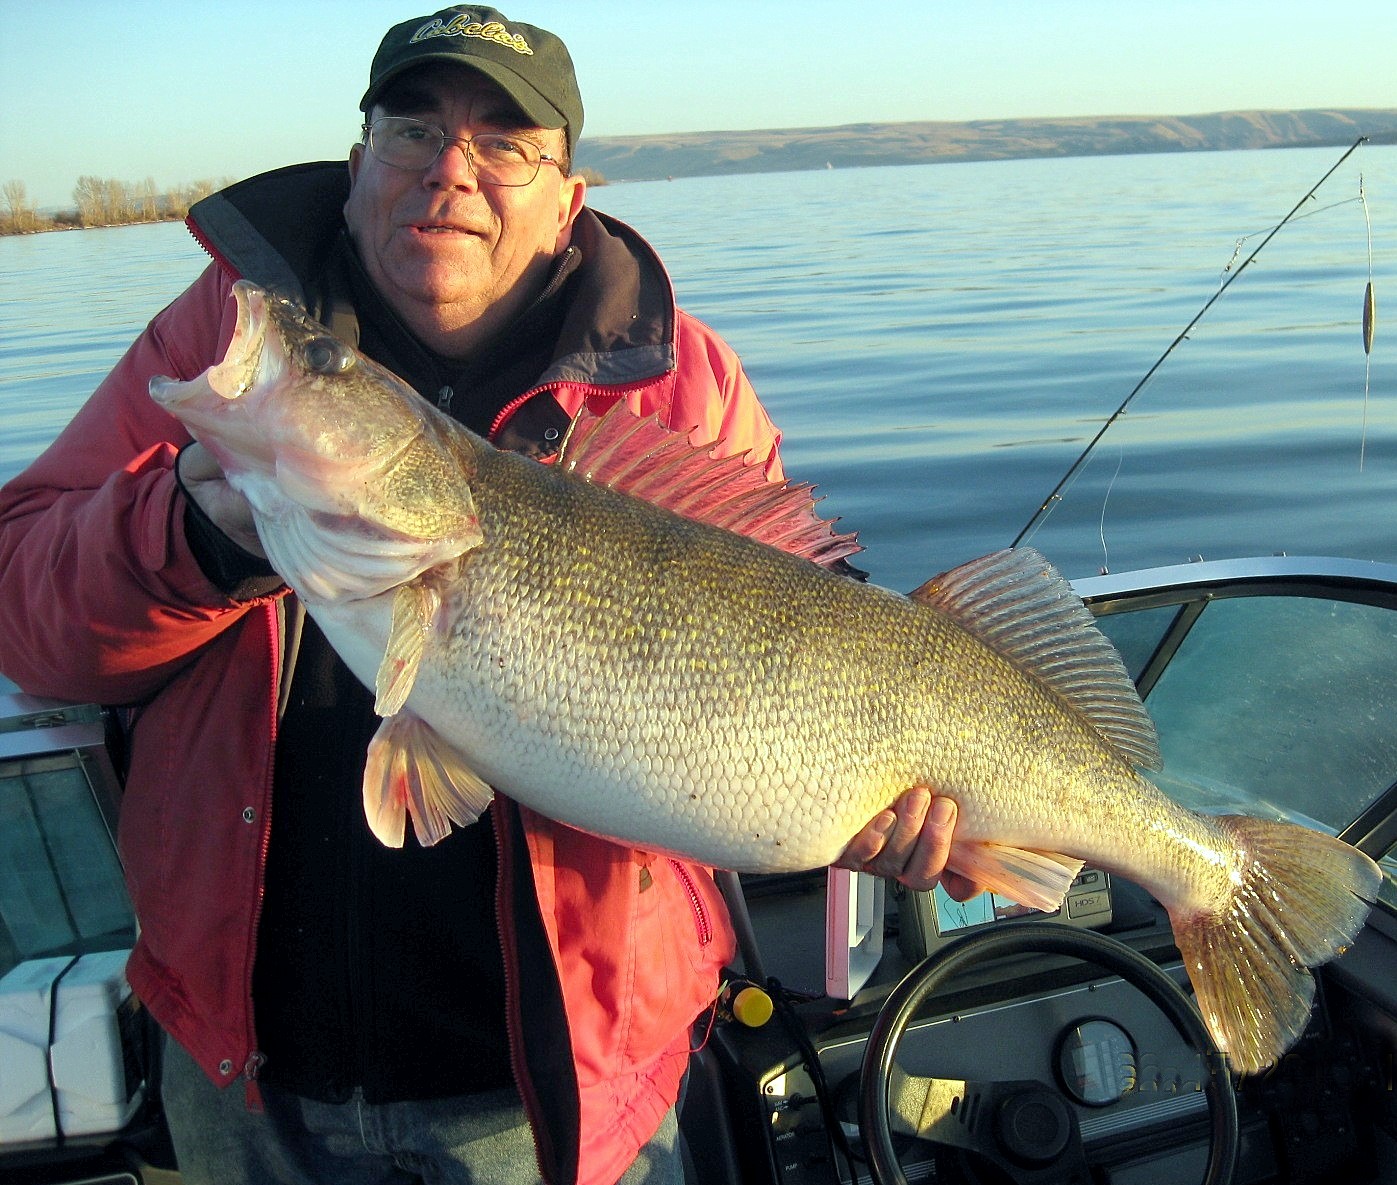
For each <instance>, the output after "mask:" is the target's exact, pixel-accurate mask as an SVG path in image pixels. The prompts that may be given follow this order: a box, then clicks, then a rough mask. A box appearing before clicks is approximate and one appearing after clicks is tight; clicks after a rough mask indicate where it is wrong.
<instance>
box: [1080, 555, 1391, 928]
mask: <svg viewBox="0 0 1397 1185" xmlns="http://www.w3.org/2000/svg"><path fill="white" fill-rule="evenodd" d="M1251 563H1252V569H1251V570H1250V571H1249V572H1248V571H1244V569H1243V567H1242V565H1241V564H1240V563H1230V562H1229V563H1226V564H1199V565H1190V566H1188V567H1187V568H1181V569H1168V570H1164V571H1161V572H1156V573H1139V574H1135V575H1134V576H1133V577H1132V578H1129V579H1131V580H1132V582H1133V587H1128V588H1127V587H1125V586H1123V585H1120V584H1118V585H1115V586H1112V585H1111V583H1110V578H1105V577H1103V578H1098V579H1093V580H1089V581H1081V582H1079V583H1078V585H1077V587H1078V590H1079V591H1080V592H1082V593H1083V595H1084V596H1085V597H1086V599H1087V600H1088V603H1089V604H1090V606H1091V608H1092V611H1093V612H1094V613H1096V614H1097V615H1098V624H1099V625H1100V626H1101V627H1102V629H1103V630H1104V631H1105V632H1106V634H1107V635H1108V636H1109V637H1110V638H1111V640H1112V641H1113V642H1114V643H1115V644H1116V646H1117V648H1118V649H1119V650H1120V652H1121V654H1122V657H1123V658H1124V659H1125V662H1126V666H1127V668H1128V669H1129V671H1130V674H1131V676H1132V677H1133V678H1134V679H1135V680H1136V682H1137V684H1138V685H1139V686H1140V689H1141V693H1142V694H1143V695H1144V697H1145V703H1146V705H1147V706H1148V708H1149V710H1150V715H1151V716H1152V717H1153V719H1154V721H1155V725H1156V727H1157V728H1158V729H1159V735H1160V749H1161V752H1162V753H1163V756H1164V766H1163V769H1162V770H1160V771H1158V772H1153V773H1150V774H1149V776H1150V777H1151V778H1152V779H1153V780H1154V781H1155V782H1156V783H1157V784H1158V785H1159V786H1160V788H1161V789H1163V790H1164V791H1165V792H1166V793H1168V794H1169V795H1170V796H1171V797H1174V798H1176V799H1178V800H1179V801H1181V802H1183V803H1185V804H1186V805H1188V806H1190V807H1193V808H1194V809H1197V810H1202V811H1207V812H1212V813H1218V812H1230V811H1236V812H1240V813H1246V814H1261V815H1265V814H1269V815H1272V816H1274V817H1277V818H1286V819H1291V820H1293V821H1295V822H1298V823H1303V824H1305V825H1308V826H1311V827H1316V828H1319V829H1321V830H1325V831H1328V832H1330V833H1331V834H1335V835H1341V836H1343V838H1345V839H1347V840H1349V841H1350V842H1353V843H1355V844H1357V845H1358V846H1359V847H1361V848H1362V849H1363V850H1365V851H1367V852H1368V853H1369V854H1370V855H1373V856H1375V857H1377V856H1380V855H1381V856H1385V858H1384V859H1383V860H1382V864H1383V868H1384V871H1385V873H1386V883H1385V886H1384V890H1383V898H1384V899H1385V900H1387V901H1388V902H1389V903H1390V904H1394V905H1397V859H1394V858H1393V855H1392V852H1393V848H1394V842H1397V827H1395V826H1394V822H1393V820H1394V815H1395V814H1397V728H1394V726H1393V721H1397V588H1394V586H1392V585H1391V584H1389V583H1388V580H1387V579H1379V577H1386V578H1389V579H1390V578H1391V577H1392V576H1393V575H1394V569H1392V568H1391V567H1388V566H1385V565H1371V564H1363V565H1358V564H1353V565H1347V564H1338V565H1336V564H1335V562H1334V561H1324V562H1322V563H1324V564H1327V565H1329V567H1328V568H1327V569H1326V570H1323V571H1321V570H1320V569H1319V568H1317V567H1314V566H1313V565H1312V566H1309V567H1307V566H1305V562H1303V561H1294V560H1271V561H1252V562H1251ZM1315 563H1321V562H1315ZM1121 579H1122V581H1124V580H1126V579H1127V578H1124V577H1122V578H1121ZM1185 580H1186V583H1184V581H1185Z"/></svg>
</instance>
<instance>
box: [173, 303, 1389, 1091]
mask: <svg viewBox="0 0 1397 1185" xmlns="http://www.w3.org/2000/svg"><path fill="white" fill-rule="evenodd" d="M234 291H235V294H236V297H237V302H238V325H237V331H236V334H235V336H234V338H233V340H232V342H231V343H230V344H229V346H228V350H227V353H226V355H225V357H224V358H223V360H222V361H221V362H219V363H217V364H216V365H214V366H212V367H210V368H209V369H208V370H207V371H206V372H205V373H204V374H203V375H201V376H200V377H198V378H196V379H194V380H191V381H189V382H177V381H175V380H171V379H156V380H154V381H153V382H152V384H151V394H152V396H153V397H154V398H155V399H156V400H157V401H158V402H159V403H160V404H162V405H163V406H164V407H165V408H167V409H168V410H169V411H170V412H171V413H173V414H174V415H175V416H178V417H179V418H180V419H181V420H183V421H184V423H185V424H186V425H187V426H188V428H189V430H190V432H191V433H192V434H193V435H194V436H195V437H196V438H197V439H199V440H200V441H202V442H203V443H204V445H205V446H206V447H207V448H208V449H209V450H210V451H211V452H212V453H213V454H214V455H215V456H216V457H217V458H218V460H219V461H220V462H221V464H222V465H223V468H224V471H225V473H226V474H227V477H228V480H229V482H230V483H231V484H232V485H233V486H234V487H236V488H237V489H239V490H240V491H242V493H243V494H244V495H245V496H246V498H247V499H248V501H249V502H250V504H251V506H252V508H253V513H254V517H255V520H256V523H257V529H258V533H259V536H260V538H261V540H262V542H263V544H264V546H265V548H266V551H267V554H268V557H269V558H270V560H271V563H272V564H273V566H274V567H275V568H276V570H277V571H278V572H279V573H280V574H281V575H282V576H283V577H284V578H285V579H286V581H287V583H288V584H289V585H290V587H291V588H292V589H294V590H295V592H296V593H297V594H298V595H299V597H300V598H301V600H302V601H303V602H304V604H305V606H306V608H307V610H308V611H309V612H310V613H311V615H312V616H313V617H314V618H315V619H316V621H317V622H318V623H319V624H320V627H321V628H322V630H323V631H324V633H325V635H326V637H327V638H328V639H329V641H330V642H331V644H332V645H333V646H334V647H335V649H336V650H337V651H338V652H339V653H340V655H341V656H342V657H343V658H344V660H345V662H346V663H347V664H348V665H349V667H350V669H351V670H353V671H354V672H355V674H356V675H357V676H358V677H359V678H360V679H362V680H363V681H364V682H365V684H366V685H367V686H369V687H371V688H373V689H375V691H376V693H377V697H378V698H377V709H378V711H379V713H380V715H382V716H383V717H384V718H385V719H384V721H383V724H382V726H381V728H380V730H379V732H378V734H377V736H376V737H375V739H374V741H373V743H372V746H371V748H370V752H369V758H368V767H367V770H366V773H365V781H364V799H365V808H366V812H367V815H368V818H369V822H370V825H371V826H372V828H373V830H374V831H375V833H376V834H377V835H378V836H379V838H380V839H382V840H383V841H384V842H385V843H388V844H401V843H402V842H403V836H404V832H405V829H406V819H407V818H408V817H410V818H411V820H412V827H413V831H414V833H415V834H416V837H417V838H418V840H419V841H420V842H422V843H426V844H430V843H435V842H437V841H439V840H441V839H442V838H443V837H444V836H445V835H447V834H448V833H449V832H450V830H451V824H452V823H453V822H454V823H456V824H458V825H466V824H468V823H470V822H472V821H474V819H475V818H477V817H478V816H479V814H480V812H481V811H482V810H484V809H485V807H486V806H487V804H488V802H489V800H490V797H491V794H492V787H495V788H498V789H499V791H500V792H502V793H504V794H507V795H509V796H510V797H512V798H514V799H516V800H517V801H519V802H520V803H523V804H525V805H527V806H529V807H531V808H532V809H534V810H537V811H539V812H541V813H543V814H545V815H548V816H550V817H552V818H554V819H557V820H559V821H560V822H563V823H565V824H569V825H571V826H573V827H577V828H580V829H583V830H585V831H589V832H593V833H595V834H599V835H605V836H610V837H613V838H615V839H618V840H621V841H624V842H625V843H628V844H631V845H634V846H636V847H640V848H644V849H650V850H655V851H662V852H669V853H677V854H683V855H687V856H690V857H694V858H697V859H699V860H701V861H704V862H705V863H708V864H711V865H714V866H719V867H725V868H732V869H737V870H740V871H749V870H762V871H779V870H794V869H803V868H812V867H819V866H822V865H826V864H829V863H830V862H831V861H833V860H834V859H835V858H837V857H838V855H839V853H840V852H841V851H842V849H843V847H844V846H845V844H846V843H847V842H848V841H849V840H850V839H851V838H852V837H853V836H854V834H855V833H856V832H857V831H858V830H859V829H860V828H861V827H862V826H863V825H864V824H865V823H866V822H867V821H868V820H869V819H871V818H872V817H873V816H874V815H875V814H876V813H877V812H878V811H879V810H880V809H882V808H884V807H886V806H888V805H889V804H890V803H891V802H892V801H893V800H894V799H895V798H896V797H897V796H898V795H899V794H901V793H902V792H903V791H905V790H907V789H908V788H909V787H911V786H913V785H917V784H925V785H929V786H933V787H935V788H936V789H937V790H938V792H940V793H943V794H947V795H950V796H951V797H953V798H954V799H955V800H956V801H957V803H958V804H959V808H960V813H959V821H958V824H957V830H956V842H955V846H954V849H953V852H952V857H951V867H952V868H953V869H955V870H956V871H959V872H962V873H965V874H967V875H969V876H971V877H973V878H974V879H975V880H977V881H978V882H979V883H980V884H982V885H984V886H987V887H991V888H994V889H996V890H997V891H999V892H1002V893H1005V894H1007V895H1009V896H1011V897H1013V898H1015V899H1016V900H1018V901H1020V902H1023V903H1024V904H1028V905H1034V906H1038V907H1040V908H1047V909H1052V908H1055V907H1056V906H1057V905H1058V904H1059V903H1060V902H1061V900H1062V897H1063V895H1064V893H1065V891H1066V889H1067V887H1068V885H1069V884H1070V882H1071V880H1072V878H1073V877H1074V876H1075V875H1076V873H1077V871H1078V870H1079V869H1080V868H1081V866H1082V862H1083V861H1090V862H1091V863H1092V864H1093V865H1096V866H1099V867H1102V868H1105V869H1108V870H1110V871H1113V872H1117V873H1119V874H1121V875H1123V876H1125V877H1127V878H1129V879H1130V880H1133V881H1135V882H1136V883H1138V884H1140V885H1142V886H1144V887H1145V888H1146V889H1148V890H1149V891H1150V892H1151V893H1152V894H1154V896H1155V897H1156V898H1157V899H1158V900H1159V901H1160V902H1161V903H1162V904H1163V905H1164V906H1165V907H1166V908H1167V909H1168V911H1169V916H1170V919H1171V922H1172V924H1173V928H1174V932H1175V936H1176V939H1177V942H1178V946H1179V948H1180V950H1181V952H1182V954H1183V957H1184V962H1185V965H1186V966H1187V968H1188V973H1189V976H1190V978H1191V979H1192V981H1193V984H1194V987H1195V989H1196V993H1197V999H1198V1004H1199V1007H1200V1009H1201V1011H1202V1013H1203V1016H1204V1019H1205V1021H1206V1022H1207V1024H1208V1026H1209V1028H1210V1030H1211V1032H1212V1034H1213V1036H1214V1038H1215V1039H1216V1040H1217V1042H1218V1044H1219V1046H1220V1047H1221V1048H1223V1049H1224V1050H1226V1051H1227V1053H1228V1054H1229V1055H1230V1056H1231V1060H1232V1064H1233V1066H1234V1067H1235V1068H1237V1069H1239V1070H1242V1071H1247V1072H1251V1071H1256V1070H1259V1069H1261V1068H1262V1067H1264V1066H1266V1065H1268V1064H1270V1063H1271V1062H1273V1061H1274V1060H1275V1059H1276V1058H1277V1057H1279V1055H1280V1054H1281V1053H1282V1052H1283V1051H1284V1049H1285V1048H1286V1047H1287V1045H1288V1044H1289V1043H1290V1042H1291V1041H1293V1040H1294V1039H1295V1037H1296V1036H1297V1035H1298V1034H1299V1033H1300V1032H1301V1031H1302V1030H1303V1028H1304V1026H1305V1023H1306V1021H1307V1018H1308V1015H1309V1011H1310V1004H1311V1001H1312V997H1313V993H1314V984H1313V980H1312V978H1311V975H1310V973H1309V971H1308V970H1307V968H1309V967H1312V966H1315V965H1317V964H1320V963H1323V962H1324V961H1326V960H1328V959H1330V958H1332V957H1334V956H1335V955H1336V954H1339V953H1342V951H1343V950H1344V949H1345V947H1346V946H1347V944H1348V943H1350V942H1351V941H1352V940H1353V938H1354V936H1355V934H1356V933H1357V932H1358V930H1359V928H1360V927H1361V925H1362V923H1363V919H1364V918H1365V917H1366V915H1367V909H1368V905H1367V903H1368V902H1370V901H1371V900H1373V899H1374V898H1375V896H1376V894H1377V889H1378V884H1379V880H1380V877H1379V873H1378V869H1377V866H1376V865H1375V864H1374V863H1373V862H1372V861H1371V860H1369V859H1368V858H1367V857H1366V856H1364V855H1362V854H1360V853H1359V852H1357V851H1355V850H1354V849H1353V848H1352V847H1350V846H1348V845H1347V844H1343V843H1340V842H1338V841H1337V840H1335V839H1333V838H1331V837H1329V836H1326V835H1322V834H1319V833H1316V832H1312V831H1309V830H1306V829H1304V828H1301V827H1297V826H1293V825H1290V824H1285V823H1276V822H1270V821H1263V820H1259V819H1251V818H1245V817H1240V816H1224V817H1205V816H1201V815H1198V814H1195V813H1193V812H1190V811H1188V810H1186V809H1184V808H1183V807H1181V806H1179V805H1177V804H1176V803H1174V802H1173V801H1172V800H1170V799H1169V798H1167V797H1165V795H1163V794H1162V793H1161V792H1160V791H1158V790H1157V789H1156V788H1155V787H1154V786H1153V785H1152V784H1151V783H1150V782H1149V781H1147V780H1146V779H1145V778H1144V777H1143V776H1142V775H1141V774H1139V773H1138V772H1137V767H1141V768H1150V767H1153V766H1157V765H1158V764H1159V749H1158V743H1157V739H1156V736H1155V731H1154V727H1153V725H1152V723H1151V722H1150V719H1149V717H1148V715H1147V714H1146V712H1145V709H1144V706H1143V705H1142V704H1141V702H1140V699H1139V697H1138V696H1137V694H1136V693H1135V689H1134V687H1133V686H1132V685H1131V683H1130V680H1129V678H1128V676H1127V674H1126V672H1125V669H1124V667H1123V665H1122V663H1121V661H1120V659H1119V657H1118V655H1117V654H1116V652H1115V650H1114V649H1113V648H1112V647H1111V645H1110V643H1109V642H1108V641H1107V640H1106V639H1105V637H1104V636H1103V635H1102V634H1101V633H1100V632H1099V631H1098V630H1097V629H1096V627H1095V625H1094V624H1093V622H1092V620H1091V616H1090V614H1089V613H1088V612H1087V610H1086V609H1085V607H1084V606H1083V605H1082V603H1081V601H1080V600H1079V599H1078V598H1077V597H1076V596H1075V595H1074V594H1073V593H1072V591H1071V589H1070V587H1069V586H1068V585H1067V583H1066V582H1065V581H1064V580H1063V579H1062V578H1061V577H1060V576H1059V575H1058V574H1057V573H1056V572H1055V571H1054V570H1053V569H1052V568H1051V567H1050V566H1049V564H1048V563H1047V562H1046V561H1045V560H1044V559H1043V558H1042V557H1041V556H1039V555H1038V554H1037V553H1035V552H1033V551H1031V550H1028V549H1020V550H1017V551H1007V552H1000V553H997V554H995V555H991V556H987V557H985V558H983V559H980V560H976V561H974V562H972V563H969V564H966V565H964V566H962V567H960V568H957V569H955V570H954V571H951V572H949V573H946V574H944V575H942V576H938V577H936V578H934V579H933V580H931V581H928V582H927V583H926V584H924V585H923V586H922V587H921V588H919V589H917V590H916V591H915V592H913V593H911V594H910V595H908V596H902V595H899V594H896V593H893V592H889V591H887V590H885V589H881V588H878V587H876V586H872V585H867V584H861V583H859V582H856V581H853V580H849V579H847V578H846V577H844V576H841V575H838V574H836V573H835V572H832V571H830V570H829V567H828V565H830V564H831V563H833V561H835V560H837V559H838V558H840V557H842V556H845V555H848V554H850V553H852V552H853V551H856V550H857V549H858V548H857V544H856V543H855V542H854V541H853V539H852V537H851V536H847V535H839V534H836V533H835V532H834V530H833V529H832V526H831V524H829V523H827V522H824V521H822V520H821V519H820V518H819V517H818V515H817V514H816V513H815V510H814V500H813V499H812V498H811V496H810V493H809V490H808V488H805V487H789V486H786V485H783V484H781V483H774V482H769V481H767V480H766V478H765V477H764V475H763V473H762V469H761V466H758V465H747V464H745V462H744V458H742V457H728V458H725V459H721V460H715V459H713V458H712V456H710V453H711V452H712V451H714V450H713V449H712V448H711V446H710V448H708V449H696V448H694V447H692V446H691V445H690V444H689V443H688V441H687V440H686V438H685V437H684V436H683V435H681V434H675V433H671V432H669V431H667V430H666V429H664V428H662V427H661V426H660V425H659V424H658V423H656V422H654V421H653V420H651V421H646V420H642V419H640V418H638V417H636V416H634V415H633V414H632V413H631V412H630V411H629V410H628V409H627V408H626V407H624V406H623V405H618V406H617V407H616V408H614V409H612V410H610V411H608V412H607V413H606V414H604V415H601V416H594V415H590V414H587V413H584V414H583V415H581V416H579V417H578V420H577V421H576V422H575V423H574V425H573V428H572V430H571V431H570V433H569V435H568V438H567V440H566V442H565V445H564V448H563V451H562V453H561V454H560V456H559V459H558V462H557V464H555V465H553V466H547V465H541V464H539V463H537V462H535V461H532V460H529V459H526V458H523V457H520V456H517V455H514V454H511V453H506V452H501V451H499V450H497V449H495V448H493V447H492V446H491V445H489V444H488V443H486V442H485V441H484V440H482V439H480V438H479V437H477V436H475V435H473V434H471V433H470V432H468V431H466V430H465V429H463V428H462V427H461V426H459V425H458V424H456V423H455V422H453V421H452V420H450V419H449V418H448V417H446V416H444V415H442V414H440V413H439V412H437V411H436V409H435V408H433V407H432V406H431V405H430V404H429V403H428V402H427V401H425V400H423V399H421V398H419V397H418V396H417V395H416V394H415V393H413V392H412V391H411V390H410V389H409V388H408V387H407V386H406V385H405V384H404V383H402V382H401V380H399V379H397V378H396V377H394V376H393V375H391V374H390V373H388V372H387V371H386V370H384V369H383V368H382V367H380V366H378V365H376V364H375V363H373V362H371V361H370V360H368V359H366V358H364V357H362V356H361V355H359V354H358V353H357V352H355V351H354V350H352V349H350V348H349V347H348V346H346V345H344V344H343V343H342V342H340V341H338V340H336V339H335V338H334V337H333V336H331V335H330V333H329V332H328V331H327V330H325V329H324V328H323V327H322V326H320V325H319V324H317V323H316V322H314V321H312V320H310V319H309V318H308V317H306V316H305V315H304V314H303V313H301V312H300V311H299V310H297V309H295V308H294V307H292V306H290V305H289V304H287V303H286V302H284V301H278V300H276V299H274V298H272V297H270V296H268V295H267V294H266V293H264V292H262V291H261V290H260V289H258V288H256V287H254V286H253V285H251V284H249V283H246V282H240V283H238V284H237V285H236V287H235V290H234ZM700 520H702V521H700Z"/></svg>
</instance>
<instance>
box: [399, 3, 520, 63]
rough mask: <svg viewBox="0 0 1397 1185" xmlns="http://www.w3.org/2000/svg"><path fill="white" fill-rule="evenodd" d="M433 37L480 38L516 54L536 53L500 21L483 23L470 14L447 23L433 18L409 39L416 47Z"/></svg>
mask: <svg viewBox="0 0 1397 1185" xmlns="http://www.w3.org/2000/svg"><path fill="white" fill-rule="evenodd" d="M433 37H478V38H480V40H482V41H493V42H494V43H495V44H496V45H503V46H504V47H505V48H506V49H512V50H513V51H514V52H515V53H519V54H532V53H533V52H534V51H533V49H532V47H531V46H530V45H529V43H528V42H527V41H525V40H524V38H523V36H522V35H521V34H519V33H511V32H510V31H509V30H508V29H506V28H505V27H504V25H502V24H500V22H499V21H481V20H479V19H478V18H476V17H475V16H472V15H471V14H470V13H462V14H461V15H460V16H457V17H454V18H452V19H451V20H450V21H447V22H445V23H443V22H442V19H441V18H440V17H433V18H432V19H431V20H429V21H428V22H427V23H426V24H425V25H423V26H422V27H421V28H420V29H418V30H417V32H416V33H414V34H413V35H412V36H411V37H410V38H409V39H408V44H409V45H416V44H417V43H418V42H420V41H428V40H430V39H431V38H433Z"/></svg>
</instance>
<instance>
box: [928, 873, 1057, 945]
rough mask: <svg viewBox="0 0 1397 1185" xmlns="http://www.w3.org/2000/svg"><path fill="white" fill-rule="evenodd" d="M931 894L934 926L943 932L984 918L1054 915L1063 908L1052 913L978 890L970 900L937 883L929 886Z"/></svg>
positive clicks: (997, 919) (999, 919) (980, 921)
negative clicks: (977, 893)
mask: <svg viewBox="0 0 1397 1185" xmlns="http://www.w3.org/2000/svg"><path fill="white" fill-rule="evenodd" d="M932 894H933V896H934V898H935V900H934V902H933V908H934V909H935V910H936V928H937V930H938V931H939V932H940V933H942V934H955V933H958V932H959V931H961V930H965V929H968V928H969V927H971V926H983V925H984V924H985V923H986V922H997V921H1001V920H1002V919H1004V918H1021V917H1027V916H1029V915H1030V914H1036V915H1038V916H1040V917H1055V916H1057V914H1059V913H1061V912H1062V910H1061V909H1057V910H1054V911H1053V912H1052V913H1043V911H1042V910H1037V909H1033V908H1032V907H1031V906H1027V905H1020V904H1019V903H1018V902H1017V901H1013V900H1011V899H1010V898H1008V897H1001V896H1000V895H999V894H998V893H981V894H980V895H979V896H978V897H972V898H971V899H970V900H969V901H957V900H956V899H955V898H954V897H952V896H951V895H950V894H949V893H947V892H946V890H945V889H943V888H942V887H941V886H940V885H939V884H938V885H936V886H935V887H934V888H933V889H932Z"/></svg>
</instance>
